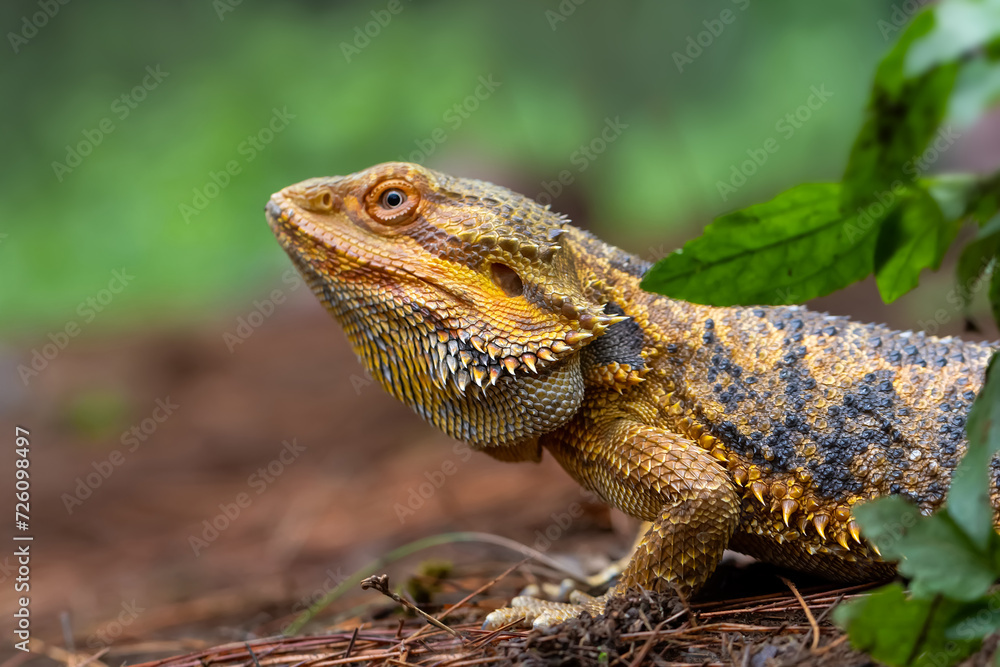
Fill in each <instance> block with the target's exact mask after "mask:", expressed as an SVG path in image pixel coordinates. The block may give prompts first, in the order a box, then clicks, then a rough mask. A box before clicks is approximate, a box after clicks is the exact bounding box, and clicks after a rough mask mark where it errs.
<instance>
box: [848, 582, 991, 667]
mask: <svg viewBox="0 0 1000 667" xmlns="http://www.w3.org/2000/svg"><path fill="white" fill-rule="evenodd" d="M960 608H961V605H960V604H959V603H956V602H952V601H950V600H946V599H941V598H935V599H931V600H923V599H917V598H911V597H908V596H907V595H906V593H905V592H904V591H903V587H902V586H901V585H900V584H898V583H895V584H889V585H888V586H883V587H882V588H880V589H878V590H877V591H875V592H874V593H872V594H871V595H869V596H868V597H864V598H861V599H858V600H851V601H850V602H848V603H846V604H841V605H840V606H838V607H837V608H836V609H834V610H833V619H834V622H836V623H837V625H839V626H840V627H842V628H843V629H844V630H846V631H847V633H848V634H849V635H850V638H851V646H853V647H854V648H855V649H859V650H862V651H865V652H867V653H869V654H871V656H872V657H873V658H875V659H876V660H879V661H881V662H884V663H886V664H889V665H898V666H902V665H914V666H920V667H923V666H924V665H928V666H930V665H934V666H935V667H940V665H950V664H954V663H955V662H958V661H959V660H961V659H962V658H964V657H966V656H968V655H971V654H972V652H973V651H975V650H976V649H978V648H979V646H980V644H981V642H980V640H979V639H976V638H973V639H962V638H949V637H947V636H946V634H945V632H946V630H947V628H949V627H951V626H952V625H953V624H954V621H955V615H956V612H957V611H958V610H959V609H960Z"/></svg>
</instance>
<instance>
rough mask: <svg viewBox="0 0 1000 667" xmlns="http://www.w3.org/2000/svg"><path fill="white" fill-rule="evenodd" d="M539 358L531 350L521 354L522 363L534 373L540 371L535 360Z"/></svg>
mask: <svg viewBox="0 0 1000 667" xmlns="http://www.w3.org/2000/svg"><path fill="white" fill-rule="evenodd" d="M537 359H538V358H537V357H536V356H535V355H533V354H531V353H530V352H526V353H524V354H522V355H521V363H523V364H524V365H525V366H527V367H528V370H529V371H531V372H532V373H537V372H538V369H537V368H535V361H537Z"/></svg>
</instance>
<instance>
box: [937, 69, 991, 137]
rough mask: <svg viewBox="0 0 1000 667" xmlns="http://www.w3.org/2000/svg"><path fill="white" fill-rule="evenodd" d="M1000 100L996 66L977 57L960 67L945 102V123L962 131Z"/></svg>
mask: <svg viewBox="0 0 1000 667" xmlns="http://www.w3.org/2000/svg"><path fill="white" fill-rule="evenodd" d="M998 101H1000V64H998V63H996V62H993V61H990V60H986V59H985V58H977V59H976V60H973V61H971V62H969V63H966V64H964V65H962V68H961V70H960V71H959V73H958V78H957V79H956V80H955V88H954V89H953V90H952V91H951V99H950V100H948V112H947V114H946V120H945V124H946V125H947V124H951V123H954V124H955V125H957V126H959V127H962V128H965V127H969V126H970V125H972V124H973V123H974V122H976V121H977V120H979V118H980V117H981V116H982V115H983V113H984V112H985V111H987V110H988V109H989V108H990V107H992V106H993V105H995V104H996V103H997V102H998Z"/></svg>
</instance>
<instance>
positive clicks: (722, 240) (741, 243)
mask: <svg viewBox="0 0 1000 667" xmlns="http://www.w3.org/2000/svg"><path fill="white" fill-rule="evenodd" d="M894 200H895V198H894ZM894 200H893V202H894ZM893 202H888V201H887V206H886V207H884V208H883V212H882V215H881V216H878V217H876V216H872V215H869V214H868V213H863V214H862V215H860V216H859V215H847V216H845V215H843V214H842V213H841V211H840V205H839V203H840V188H839V186H838V184H836V183H814V184H806V185H800V186H798V187H796V188H792V189H791V190H787V191H785V192H783V193H781V194H780V195H778V196H777V197H775V198H774V199H772V200H771V201H769V202H765V203H763V204H757V205H755V206H751V207H749V208H746V209H743V210H740V211H736V212H734V213H730V214H728V215H724V216H722V217H720V218H717V219H716V220H715V221H714V222H713V223H712V224H710V225H709V226H708V227H706V228H705V233H704V234H703V235H702V236H700V237H698V238H696V239H694V240H692V241H689V242H688V243H687V244H686V245H685V246H684V248H683V249H682V250H679V251H677V252H674V253H673V254H670V255H668V256H667V257H665V258H663V259H662V260H660V261H659V262H657V263H656V265H654V266H653V267H652V268H651V269H650V270H649V271H648V272H647V273H646V276H645V277H644V278H643V280H642V288H643V289H646V290H649V291H651V292H657V293H659V294H666V295H667V296H670V297H674V298H677V299H684V300H686V301H692V302H694V303H702V304H712V305H716V306H731V305H736V304H740V305H754V304H772V305H780V304H789V303H799V302H802V301H806V300H808V299H812V298H815V297H818V296H822V295H824V294H829V293H830V292H833V291H835V290H838V289H840V288H842V287H845V286H847V285H850V284H851V283H853V282H856V281H858V280H861V279H862V278H864V277H865V276H867V275H868V274H869V273H871V271H872V268H873V264H874V254H875V239H876V237H877V230H878V228H879V225H880V224H881V221H882V218H883V217H884V215H885V208H889V210H891V208H892V207H893V206H894V203H893Z"/></svg>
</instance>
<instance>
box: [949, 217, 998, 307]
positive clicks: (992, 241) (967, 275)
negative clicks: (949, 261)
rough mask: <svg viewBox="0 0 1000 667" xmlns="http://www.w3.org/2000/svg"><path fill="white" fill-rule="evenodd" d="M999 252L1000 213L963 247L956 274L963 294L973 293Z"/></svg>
mask: <svg viewBox="0 0 1000 667" xmlns="http://www.w3.org/2000/svg"><path fill="white" fill-rule="evenodd" d="M998 254H1000V215H998V216H995V217H994V218H993V219H992V220H990V221H989V222H987V223H986V224H985V225H983V227H981V228H980V229H979V233H978V234H977V235H976V238H975V239H973V240H972V241H970V242H969V243H968V244H967V245H966V246H965V247H964V248H962V254H961V255H959V258H958V265H957V267H956V274H957V278H958V286H959V289H960V290H962V291H963V292H962V294H963V296H965V295H968V294H971V292H972V287H973V285H975V284H976V281H978V280H979V276H981V275H982V274H983V273H984V272H985V271H986V269H987V268H988V267H989V265H990V263H991V262H992V261H993V259H994V258H995V257H996V256H997V255H998ZM995 275H996V272H994V276H995ZM966 300H968V299H966Z"/></svg>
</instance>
